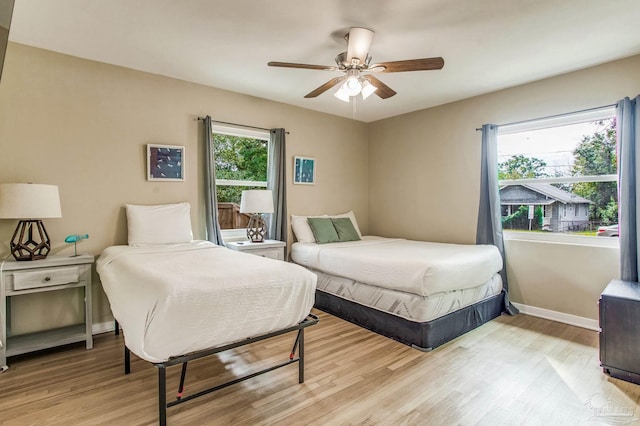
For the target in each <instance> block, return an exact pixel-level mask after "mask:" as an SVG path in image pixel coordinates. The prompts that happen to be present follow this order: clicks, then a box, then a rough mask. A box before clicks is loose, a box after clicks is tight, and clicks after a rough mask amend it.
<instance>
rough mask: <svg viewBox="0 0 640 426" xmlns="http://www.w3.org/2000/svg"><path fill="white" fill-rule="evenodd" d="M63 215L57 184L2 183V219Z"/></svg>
mask: <svg viewBox="0 0 640 426" xmlns="http://www.w3.org/2000/svg"><path fill="white" fill-rule="evenodd" d="M50 217H62V209H61V208H60V194H59V192H58V187H57V186H56V185H41V184H35V183H0V219H45V218H50Z"/></svg>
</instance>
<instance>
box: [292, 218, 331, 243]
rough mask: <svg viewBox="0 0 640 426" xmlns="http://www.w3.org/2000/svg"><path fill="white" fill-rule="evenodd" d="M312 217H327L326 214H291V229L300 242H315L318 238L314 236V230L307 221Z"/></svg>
mask: <svg viewBox="0 0 640 426" xmlns="http://www.w3.org/2000/svg"><path fill="white" fill-rule="evenodd" d="M310 217H327V215H324V216H296V215H291V229H292V230H293V235H295V237H296V240H297V241H298V242H299V243H315V242H316V238H315V237H314V236H313V231H312V230H311V227H310V226H309V223H308V222H307V219H308V218H310Z"/></svg>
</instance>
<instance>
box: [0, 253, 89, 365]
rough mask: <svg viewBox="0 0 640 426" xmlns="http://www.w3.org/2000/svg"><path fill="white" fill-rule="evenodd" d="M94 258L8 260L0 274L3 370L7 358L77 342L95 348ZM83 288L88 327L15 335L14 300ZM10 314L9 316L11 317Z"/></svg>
mask: <svg viewBox="0 0 640 426" xmlns="http://www.w3.org/2000/svg"><path fill="white" fill-rule="evenodd" d="M92 264H93V256H92V255H90V254H80V255H78V256H48V257H47V258H46V259H43V260H33V261H23V262H16V261H15V260H13V259H11V260H6V261H4V262H3V263H2V267H1V269H0V271H2V276H1V280H0V343H2V346H1V347H0V367H2V366H6V365H7V357H9V356H13V355H20V354H23V353H27V352H32V351H39V350H42V349H47V348H51V347H54V346H60V345H66V344H69V343H74V342H81V341H85V342H86V348H87V349H91V348H92V347H93V335H92V330H91V328H92V322H91V315H92V312H91V265H92ZM76 287H81V288H83V289H84V306H85V310H84V323H83V324H77V325H72V326H67V327H60V328H53V329H47V330H44V331H38V332H35V333H28V334H21V335H15V336H14V335H12V333H11V300H12V299H13V298H16V297H20V296H23V295H28V294H34V293H44V292H49V291H58V290H64V289H69V288H76ZM7 312H9V315H8V316H7Z"/></svg>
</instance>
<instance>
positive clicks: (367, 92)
mask: <svg viewBox="0 0 640 426" xmlns="http://www.w3.org/2000/svg"><path fill="white" fill-rule="evenodd" d="M376 90H378V88H377V87H376V86H374V85H373V84H371V83H369V81H368V80H365V81H364V83H362V92H361V93H362V99H367V98H368V97H369V96H371V95H373V93H374V92H375V91H376Z"/></svg>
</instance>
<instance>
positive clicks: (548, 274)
mask: <svg viewBox="0 0 640 426" xmlns="http://www.w3.org/2000/svg"><path fill="white" fill-rule="evenodd" d="M638 70H640V56H635V57H632V58H628V59H625V60H621V61H616V62H611V63H607V64H604V65H600V66H597V67H593V68H589V69H585V70H582V71H577V72H574V73H569V74H564V75H561V76H557V77H553V78H549V79H546V80H541V81H538V82H535V83H531V84H526V85H522V86H518V87H514V88H511V89H507V90H502V91H499V92H494V93H491V94H487V95H483V96H478V97H474V98H470V99H466V100H462V101H459V102H455V103H451V104H448V105H443V106H440V107H436V108H431V109H428V110H423V111H418V112H415V113H411V114H406V115H403V116H399V117H394V118H390V119H387V120H382V121H379V122H376V123H373V124H371V125H370V126H369V231H370V232H371V233H373V234H379V235H383V236H401V237H406V238H412V239H417V240H430V241H444V242H457V243H473V242H475V231H476V218H477V209H478V197H479V183H478V176H479V174H480V139H481V135H480V133H479V132H477V131H476V130H475V129H476V128H477V127H480V126H481V125H482V124H484V123H495V124H503V123H509V122H513V121H519V120H527V119H533V118H538V117H544V116H548V115H553V114H559V113H566V112H571V111H577V110H581V109H586V108H591V107H598V106H603V105H609V104H613V103H615V102H616V101H617V100H619V99H621V98H623V97H625V96H629V97H632V96H636V95H637V94H638V93H640V73H639V72H638ZM488 72H490V70H489V71H488ZM400 188H402V190H400ZM403 211H409V212H410V213H408V214H407V217H406V218H404V217H403V216H402V212H403ZM506 250H507V260H508V271H509V273H510V275H511V276H513V280H512V283H511V285H512V288H511V290H512V296H513V300H514V301H515V302H519V303H522V304H525V305H530V306H534V307H538V308H543V309H549V310H554V311H559V312H563V313H567V314H571V315H577V316H581V317H585V318H590V319H596V318H597V305H596V304H597V300H598V296H599V294H600V292H601V291H602V289H603V288H604V287H605V285H606V284H607V282H608V280H609V279H612V278H616V277H617V275H618V252H617V250H616V249H603V248H596V247H586V246H577V245H572V244H556V243H553V244H550V243H540V242H535V243H533V242H521V241H519V242H508V243H507V248H506ZM534 265H535V267H534Z"/></svg>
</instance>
